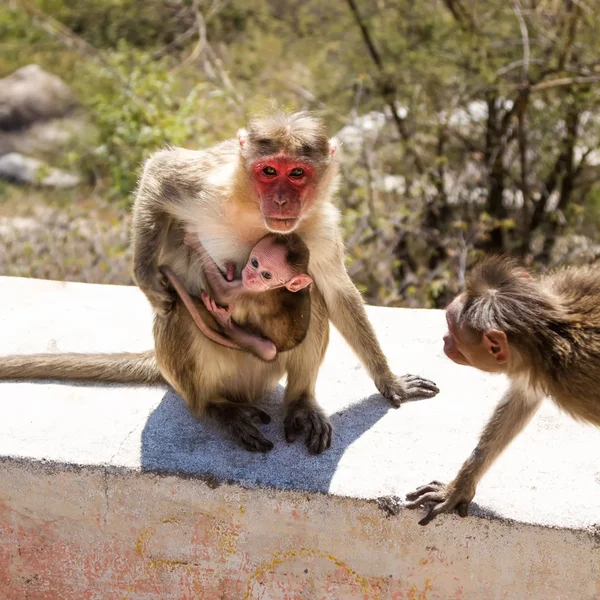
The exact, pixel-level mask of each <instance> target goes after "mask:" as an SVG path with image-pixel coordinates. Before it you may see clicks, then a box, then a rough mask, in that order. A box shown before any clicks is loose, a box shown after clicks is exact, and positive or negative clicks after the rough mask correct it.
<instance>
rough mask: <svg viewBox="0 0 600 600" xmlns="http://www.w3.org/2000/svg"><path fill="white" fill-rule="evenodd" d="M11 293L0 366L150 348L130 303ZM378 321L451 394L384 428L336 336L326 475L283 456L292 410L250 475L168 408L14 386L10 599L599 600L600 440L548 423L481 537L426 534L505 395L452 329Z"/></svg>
mask: <svg viewBox="0 0 600 600" xmlns="http://www.w3.org/2000/svg"><path fill="white" fill-rule="evenodd" d="M0 291H1V292H2V293H1V294H0V298H1V299H2V300H1V301H0V331H1V332H2V335H1V336H0V353H9V352H11V351H24V352H33V351H40V350H46V349H48V348H50V349H54V350H61V351H63V350H77V351H85V350H102V351H111V350H136V349H139V348H143V347H148V345H149V344H150V343H151V339H150V337H149V329H150V312H149V310H148V307H147V305H146V303H145V300H144V299H143V297H142V296H141V294H139V292H137V290H134V289H132V288H122V287H110V286H91V285H83V284H57V283H54V282H42V281H31V280H20V279H9V278H0ZM117 302H120V303H121V304H122V305H123V306H124V314H123V315H121V316H120V317H119V318H120V321H119V326H118V327H117V328H111V327H110V323H111V312H112V308H111V307H112V306H114V305H115V303H117ZM49 306H51V307H54V308H55V310H54V311H51V312H50V313H49V312H48V310H47V309H48V307H49ZM369 314H370V316H371V319H372V321H373V323H374V325H375V327H376V329H377V331H378V334H379V335H380V338H381V341H382V344H383V346H384V349H385V351H386V353H387V354H388V355H389V356H390V360H391V362H392V365H393V367H394V369H395V370H397V372H399V373H402V372H416V373H421V374H423V375H425V376H428V377H431V378H433V379H435V380H436V381H437V382H438V383H439V385H440V388H441V390H442V392H441V393H440V395H439V396H438V397H436V398H434V399H432V400H426V401H421V402H413V403H409V404H406V405H405V406H403V407H402V408H401V409H400V410H392V409H389V407H388V406H387V404H386V403H385V402H384V401H383V400H382V399H381V398H380V397H379V396H378V395H377V394H375V390H374V388H373V384H372V382H371V381H370V380H369V378H368V377H367V376H366V374H365V373H364V371H363V369H362V367H360V365H359V364H358V362H357V360H356V358H355V357H354V355H353V354H352V352H351V351H350V350H349V348H348V347H347V346H346V345H345V344H344V342H343V341H342V340H341V338H340V337H339V335H338V334H337V332H335V331H334V332H333V336H332V342H331V347H330V351H329V353H328V356H327V358H326V363H325V365H324V367H323V371H322V375H321V377H320V379H319V383H318V390H317V392H318V397H319V399H320V401H321V403H322V405H323V406H324V408H325V409H326V411H327V412H328V413H329V414H330V415H331V418H332V421H333V423H334V427H335V435H334V439H333V446H332V448H331V449H330V450H329V451H328V452H326V453H324V454H323V455H321V456H319V457H313V456H310V455H308V454H307V452H306V449H305V448H304V446H302V445H301V444H298V443H297V444H294V445H287V444H286V443H285V442H284V440H283V434H282V420H283V415H282V412H281V407H280V400H281V390H278V391H277V392H276V393H275V394H273V396H272V397H270V398H267V399H265V405H264V408H265V410H267V412H269V413H270V414H271V415H272V416H273V422H272V423H271V424H270V425H268V426H267V427H265V432H266V434H267V435H268V437H270V439H272V440H273V441H274V442H275V448H274V450H273V451H272V452H270V453H269V454H267V455H255V454H250V453H246V452H244V451H243V450H240V449H238V448H237V447H235V446H234V445H233V444H232V443H231V442H229V441H227V440H223V439H222V438H221V436H220V435H219V434H218V433H216V432H215V431H213V430H211V429H210V428H209V427H207V426H206V425H204V424H202V423H198V422H196V421H195V420H194V419H192V417H191V416H190V415H189V413H188V412H187V411H186V409H185V406H184V405H183V402H182V400H181V399H180V398H179V397H178V396H177V395H176V394H174V393H173V392H172V391H169V390H164V389H161V388H142V387H139V388H138V387H118V386H115V387H111V386H87V385H72V384H53V383H48V382H38V383H18V382H6V383H2V384H0V599H7V600H21V599H23V600H25V599H27V600H63V599H64V600H74V599H82V600H83V599H85V600H92V599H107V600H114V599H124V600H149V599H151V598H152V599H154V598H161V599H167V600H170V599H173V600H182V599H186V600H187V599H190V600H191V599H197V598H202V599H206V600H212V599H213V598H214V599H225V600H250V599H261V600H271V599H273V600H274V599H281V600H292V599H293V600H313V599H314V600H325V599H327V600H346V599H348V600H353V599H365V600H366V599H381V600H392V599H393V600H400V599H402V600H433V599H436V600H452V599H461V600H462V599H465V600H487V599H492V600H496V599H506V600H529V599H536V600H537V599H539V600H559V599H564V600H600V527H599V524H600V432H598V431H597V430H596V429H594V428H591V427H586V426H582V425H579V424H577V423H574V422H573V421H572V420H570V419H569V418H567V417H566V416H564V415H562V414H560V413H559V412H558V411H556V410H555V409H554V408H553V407H552V406H551V405H550V404H546V405H544V406H543V408H542V410H541V411H540V413H539V414H538V415H537V416H536V417H535V418H534V420H533V422H532V423H531V424H530V425H529V427H528V428H527V430H526V432H525V433H524V434H522V435H521V436H520V437H519V438H518V439H517V440H516V441H515V443H514V444H513V445H512V446H511V447H510V448H509V449H508V450H507V452H506V453H505V454H504V455H503V456H502V457H501V458H500V459H499V460H498V462H497V463H496V464H495V465H494V466H493V467H492V469H491V470H490V472H489V474H488V475H487V476H486V477H485V479H484V480H483V481H482V484H481V486H480V488H479V490H478V493H477V496H476V498H475V500H476V502H475V504H474V505H473V507H472V511H471V512H472V515H471V516H470V517H469V518H467V519H460V518H458V517H456V516H453V515H450V516H442V517H439V518H438V519H436V520H435V521H434V522H433V523H432V524H430V525H429V526H428V527H420V526H419V525H418V524H417V521H418V519H419V517H420V515H421V514H422V511H408V510H406V509H404V508H403V506H402V498H403V497H404V495H405V493H406V492H407V491H410V490H411V489H412V488H414V487H415V486H417V485H420V484H422V483H426V482H427V481H430V480H431V479H442V480H443V479H446V480H448V479H450V478H451V477H452V476H453V474H454V473H455V472H456V469H457V468H458V467H459V466H460V463H461V462H462V460H464V458H465V457H466V456H467V455H468V453H469V452H470V450H471V448H472V446H473V444H474V443H475V440H476V438H477V435H478V433H479V431H480V428H481V426H482V425H483V423H484V422H485V419H486V418H487V416H488V415H489V413H490V411H491V409H492V407H493V404H494V403H495V402H496V400H497V399H498V395H499V394H500V393H501V392H502V390H503V389H504V388H505V385H506V382H505V381H504V380H503V379H502V378H498V377H488V376H484V375H480V374H477V373H475V372H474V371H471V370H468V369H463V368H460V367H457V366H455V365H453V364H452V363H450V362H449V361H447V360H446V359H445V358H444V357H443V355H442V353H441V343H440V336H441V334H442V333H443V331H442V329H443V315H442V314H441V313H439V312H437V311H404V310H391V309H373V308H370V309H369ZM399 332H402V333H403V335H402V338H401V340H402V343H400V342H399V338H398V333H399Z"/></svg>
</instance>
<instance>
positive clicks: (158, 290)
mask: <svg viewBox="0 0 600 600" xmlns="http://www.w3.org/2000/svg"><path fill="white" fill-rule="evenodd" d="M138 286H139V288H140V289H141V290H142V292H144V294H146V297H147V298H148V300H149V301H150V304H152V307H153V308H154V310H155V311H156V312H157V313H158V314H159V315H160V316H162V317H164V316H165V315H167V314H168V313H170V312H171V310H172V309H173V306H174V305H175V300H176V299H177V295H176V292H175V290H174V289H173V288H172V287H171V284H170V283H169V280H168V278H167V277H166V275H165V274H164V273H162V272H161V271H157V272H156V274H155V275H154V276H153V277H152V278H151V279H150V280H149V281H148V282H147V283H146V282H139V283H138Z"/></svg>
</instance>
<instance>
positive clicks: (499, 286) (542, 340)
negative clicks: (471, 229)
mask: <svg viewBox="0 0 600 600" xmlns="http://www.w3.org/2000/svg"><path fill="white" fill-rule="evenodd" d="M449 312H450V316H451V319H453V320H455V321H456V322H457V323H458V324H460V325H461V326H462V327H464V328H465V329H466V333H467V337H468V338H469V339H470V340H473V343H477V341H478V340H479V339H481V337H482V336H483V335H484V333H485V332H486V331H489V330H500V331H503V332H504V333H505V334H506V336H507V340H508V345H509V348H510V349H511V352H510V359H509V360H508V363H507V365H506V369H505V372H506V374H507V375H508V377H509V378H510V379H511V387H510V389H509V390H508V391H507V393H506V394H505V396H504V397H503V398H502V400H501V402H500V403H499V404H498V406H497V407H496V410H495V412H494V414H493V415H492V417H491V419H490V421H489V422H488V424H487V425H486V427H485V428H484V430H483V432H482V434H481V437H480V439H479V443H478V444H477V447H476V448H475V450H474V451H473V453H472V454H471V456H470V457H469V459H468V460H467V461H466V462H465V463H464V464H463V466H462V467H461V469H460V471H459V473H458V475H457V477H456V478H455V479H454V481H453V482H452V483H450V484H448V485H444V484H442V483H440V482H437V481H436V482H432V483H430V484H429V485H427V486H423V487H421V488H419V489H418V490H416V491H415V492H413V493H411V494H408V496H407V498H408V499H409V500H411V501H412V502H411V503H409V505H408V506H409V507H410V508H415V507H417V506H421V505H423V504H424V503H426V502H435V503H436V505H435V506H434V508H432V509H431V510H430V512H429V513H428V515H427V516H426V517H425V518H424V519H422V521H421V524H423V525H425V524H427V523H429V522H430V521H431V520H432V519H433V518H434V517H435V516H436V515H437V514H440V513H442V512H447V511H451V510H453V509H454V508H457V509H458V512H459V514H461V516H465V515H466V514H467V509H468V505H469V502H470V501H471V499H472V498H473V496H474V495H475V491H476V488H477V484H478V482H479V480H480V478H481V477H482V476H483V474H484V473H485V472H486V471H487V469H488V468H489V467H490V466H491V465H492V464H493V462H494V460H495V459H496V458H497V457H498V456H499V455H500V453H501V452H502V451H503V450H504V449H505V448H506V447H507V446H508V445H509V444H510V442H511V441H512V440H513V439H514V438H515V436H516V435H517V434H518V433H519V432H520V431H521V430H522V429H523V428H524V427H525V425H527V423H528V422H529V421H530V419H531V418H532V417H533V415H534V414H535V412H536V410H537V408H538V407H539V405H540V403H541V400H542V399H543V397H544V396H549V397H550V398H551V399H552V400H553V401H554V402H555V403H556V404H557V405H558V406H559V407H560V408H561V409H563V410H564V411H566V412H567V413H569V414H570V415H571V416H572V417H574V418H575V419H578V420H581V421H585V422H588V423H592V424H594V425H597V426H600V387H599V386H598V381H600V268H599V267H598V266H586V267H569V268H563V269H560V270H557V271H555V272H553V273H550V274H547V275H544V276H542V277H540V278H539V279H537V280H535V279H530V278H529V277H527V276H526V272H525V271H524V270H523V269H522V268H520V267H519V266H518V265H516V263H514V262H513V261H510V260H508V259H505V258H498V257H491V258H488V259H486V260H484V261H483V262H482V263H480V264H479V265H478V266H477V267H476V268H475V269H473V271H472V273H471V274H470V276H469V279H468V281H467V285H466V290H465V293H464V294H463V296H462V302H460V303H458V304H455V303H454V302H453V303H452V304H451V306H450V307H449Z"/></svg>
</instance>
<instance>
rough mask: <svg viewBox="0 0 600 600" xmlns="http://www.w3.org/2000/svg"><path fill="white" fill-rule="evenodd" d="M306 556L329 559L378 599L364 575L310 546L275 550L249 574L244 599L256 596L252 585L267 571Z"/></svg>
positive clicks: (364, 590) (372, 596)
mask: <svg viewBox="0 0 600 600" xmlns="http://www.w3.org/2000/svg"><path fill="white" fill-rule="evenodd" d="M307 558H324V559H326V560H329V561H331V562H332V563H333V564H334V565H335V566H336V567H339V568H341V569H343V570H344V571H345V572H346V575H348V577H350V578H351V579H354V581H355V582H356V583H357V584H358V585H359V586H360V588H361V590H362V591H363V592H364V593H365V594H368V597H369V598H372V599H373V600H378V599H379V598H380V594H381V592H380V591H379V590H377V589H374V588H373V586H372V585H371V584H370V583H369V581H368V580H367V579H366V578H365V577H362V576H361V575H359V574H358V573H357V572H356V571H355V570H354V569H353V568H352V567H350V566H349V565H348V564H346V563H345V562H344V561H342V560H340V559H338V558H336V557H335V556H332V555H331V554H327V553H326V552H319V551H318V550H313V549H312V548H304V547H300V548H298V549H296V550H288V551H287V552H275V554H273V556H272V558H271V559H270V560H268V561H266V562H264V563H263V564H262V565H261V566H260V567H258V569H256V571H255V572H254V573H253V574H252V575H251V576H250V581H249V582H248V588H247V590H246V594H245V596H244V600H252V599H253V598H256V597H257V596H256V595H255V594H254V593H253V592H254V590H253V588H254V585H255V584H260V580H262V579H264V578H265V577H266V575H267V574H268V573H271V572H273V571H274V570H275V569H276V568H277V567H278V566H280V565H283V564H285V563H289V562H292V561H295V560H298V559H307Z"/></svg>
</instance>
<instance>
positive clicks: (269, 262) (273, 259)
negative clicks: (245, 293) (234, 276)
mask: <svg viewBox="0 0 600 600" xmlns="http://www.w3.org/2000/svg"><path fill="white" fill-rule="evenodd" d="M285 256H286V253H285V248H284V247H283V246H281V245H276V244H273V243H272V242H270V241H269V239H268V238H267V239H265V240H261V241H260V242H258V244H256V246H254V248H252V252H250V258H249V259H248V262H247V263H246V266H245V267H244V270H243V271H242V281H243V282H244V286H245V287H246V289H247V290H249V291H252V292H264V291H266V290H270V289H273V288H276V287H281V286H283V285H285V284H286V283H287V282H288V281H289V280H290V279H291V278H292V273H291V269H290V267H289V265H288V264H287V262H286V260H285Z"/></svg>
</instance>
